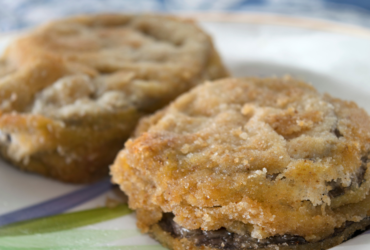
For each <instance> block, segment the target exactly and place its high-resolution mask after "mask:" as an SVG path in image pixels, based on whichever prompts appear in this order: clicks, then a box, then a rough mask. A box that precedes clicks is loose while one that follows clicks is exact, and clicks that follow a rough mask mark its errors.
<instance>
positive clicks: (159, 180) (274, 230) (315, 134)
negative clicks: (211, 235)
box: [111, 77, 370, 242]
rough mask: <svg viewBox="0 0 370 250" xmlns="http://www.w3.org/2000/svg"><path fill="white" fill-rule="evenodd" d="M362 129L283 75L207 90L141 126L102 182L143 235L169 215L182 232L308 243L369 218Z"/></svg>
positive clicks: (334, 104)
mask: <svg viewBox="0 0 370 250" xmlns="http://www.w3.org/2000/svg"><path fill="white" fill-rule="evenodd" d="M369 124H370V118H369V116H368V115H367V114H366V112H365V111H364V110H363V109H361V108H359V107H358V106H357V105H356V104H355V103H353V102H348V101H342V100H340V99H336V98H333V97H331V96H330V95H327V94H325V95H322V94H320V93H318V92H317V91H316V90H315V89H314V88H313V87H312V86H311V85H308V84H306V83H304V82H301V81H299V80H295V79H292V78H290V77H284V78H266V79H258V78H244V79H233V78H230V79H225V80H219V81H215V82H208V83H205V84H203V85H201V86H198V87H196V88H194V89H192V90H191V91H190V92H188V93H186V94H183V95H182V96H180V97H179V98H177V99H176V101H174V102H173V103H172V104H171V105H170V106H168V107H167V108H165V109H163V110H161V111H159V112H157V113H156V114H154V115H152V116H149V117H147V118H144V119H142V120H141V122H140V125H139V126H138V128H137V130H136V133H135V137H134V138H132V139H130V140H128V141H127V142H126V144H125V149H124V150H122V151H121V152H120V153H119V155H118V156H117V158H116V161H115V163H114V165H112V167H111V174H112V176H113V181H114V182H115V183H117V184H119V185H120V187H121V189H122V190H123V191H124V192H125V193H126V194H127V195H128V196H129V204H130V207H131V208H133V209H136V210H137V211H138V220H139V222H138V226H139V227H140V228H141V229H142V230H143V231H147V230H149V228H150V227H151V226H152V225H154V224H155V223H157V222H158V221H159V220H160V219H161V218H162V213H163V212H172V213H173V214H174V215H175V218H174V221H175V222H176V223H178V224H179V225H180V226H182V227H185V228H187V229H198V228H200V229H202V230H216V229H219V228H222V227H224V228H226V229H227V230H229V231H230V232H236V233H238V234H246V233H250V234H251V236H252V237H254V238H259V239H262V238H267V237H270V236H274V235H285V234H289V235H299V236H302V237H304V238H305V239H306V240H307V241H308V242H316V241H319V240H321V239H325V238H326V237H328V236H330V235H331V234H333V232H334V229H335V228H338V227H340V226H342V225H343V224H344V223H345V222H346V221H354V222H358V221H361V220H362V219H363V218H365V217H366V216H369V215H370V213H369V212H368V211H369V210H370V197H369V196H368V191H369V188H370V182H369V170H368V169H369V160H368V159H369V158H370V157H369V150H370V125H369ZM338 188H340V189H341V190H344V191H343V192H342V193H340V192H334V191H337V189H338ZM331 191H332V192H331Z"/></svg>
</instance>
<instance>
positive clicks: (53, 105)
mask: <svg viewBox="0 0 370 250" xmlns="http://www.w3.org/2000/svg"><path fill="white" fill-rule="evenodd" d="M225 76H227V71H226V69H225V68H224V67H223V65H222V63H221V61H220V58H219V56H218V54H217V52H216V51H215V49H214V46H213V43H212V40H211V38H210V37H209V36H208V35H207V34H206V33H205V32H203V31H202V30H201V29H200V28H199V27H197V25H196V24H194V23H193V22H192V21H189V20H183V19H179V18H174V17H169V16H159V15H158V16H155V15H120V14H115V15H113V14H111V15H89V16H88V15H87V16H79V17H72V18H67V19H62V20H58V21H54V22H51V23H49V24H47V25H44V26H42V27H40V28H37V29H36V30H34V31H32V32H30V33H28V34H26V35H24V36H23V37H21V38H19V39H17V40H16V41H14V42H13V43H12V44H11V45H10V46H9V47H8V48H7V50H6V52H5V54H4V56H3V57H2V59H1V60H0V98H1V102H0V112H1V116H0V132H1V134H2V137H3V140H0V148H1V152H2V155H3V156H4V157H5V158H6V159H8V160H9V161H11V162H13V163H14V165H16V166H18V167H20V168H22V169H25V170H29V171H34V172H38V173H41V174H43V175H47V176H51V177H53V178H57V179H60V180H63V181H69V182H89V181H92V180H95V179H97V178H100V177H102V176H104V175H106V174H107V173H108V171H109V170H108V165H109V164H110V163H111V162H112V161H113V160H114V155H115V154H116V153H117V152H118V151H119V149H121V148H122V145H123V143H124V142H125V140H126V139H127V138H128V137H129V136H130V134H131V133H132V131H133V130H134V128H135V125H136V124H137V121H138V119H139V118H140V117H141V116H143V115H145V114H149V113H152V112H154V111H155V110H157V109H159V108H161V107H163V106H164V105H166V104H167V103H168V102H170V101H171V100H173V99H174V98H176V97H177V96H178V95H180V94H181V93H183V92H185V91H187V90H188V89H190V88H191V87H193V86H195V85H196V84H198V83H200V82H202V81H203V80H205V79H217V78H220V77H225ZM40 135H42V137H39V136H40ZM31 142H32V143H31Z"/></svg>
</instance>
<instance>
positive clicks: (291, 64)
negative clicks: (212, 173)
mask: <svg viewBox="0 0 370 250" xmlns="http://www.w3.org/2000/svg"><path fill="white" fill-rule="evenodd" d="M281 18H283V19H276V18H270V19H261V18H260V17H258V16H256V15H250V16H248V15H247V16H245V18H244V19H243V20H244V21H243V22H224V21H225V18H222V20H223V21H222V22H215V21H207V22H202V23H201V25H202V26H203V27H204V28H205V29H206V30H207V31H208V32H209V33H210V34H211V35H212V36H213V38H214V40H215V43H216V46H217V48H218V50H219V51H220V53H221V55H222V57H223V59H224V62H225V63H226V65H227V66H228V68H229V69H230V71H231V72H232V74H234V75H235V76H256V75H257V76H272V75H276V76H282V75H285V74H290V75H292V76H295V77H298V78H300V79H303V80H305V81H307V82H310V83H312V84H313V85H314V86H315V87H317V88H318V89H319V90H320V91H321V92H327V93H330V94H331V95H333V96H336V97H340V98H342V99H346V100H352V101H356V102H357V103H358V104H359V106H361V107H363V108H364V109H365V110H367V112H369V113H370V46H369V44H370V31H366V30H360V32H359V29H357V28H353V29H352V30H351V27H348V26H346V27H344V26H343V27H341V26H340V25H336V24H333V23H325V22H316V23H315V22H312V21H310V20H299V19H291V18H287V17H281ZM226 20H227V19H226ZM258 20H259V21H258ZM261 20H262V21H261ZM266 20H267V21H266ZM279 20H280V21H279ZM281 20H285V21H284V22H281ZM307 24H315V25H307ZM318 24H321V25H323V26H321V25H318ZM325 25H326V26H325ZM328 27H329V28H328ZM9 41H11V38H9V36H2V38H1V39H0V47H2V48H3V47H4V46H5V45H6V44H7V43H8V42H9ZM80 188H81V186H74V185H68V184H62V183H59V182H55V181H52V180H49V179H45V178H43V177H39V176H36V175H33V174H28V173H24V172H21V171H18V170H16V169H14V168H11V167H9V166H8V165H7V164H6V163H3V162H0V215H2V214H5V213H9V212H11V211H14V210H17V209H21V208H24V207H27V206H30V205H33V204H37V203H39V202H42V201H47V200H48V199H51V198H54V197H56V196H60V195H62V194H66V193H69V192H71V191H74V190H77V189H80ZM112 196H113V193H112V192H108V193H104V194H102V195H100V196H98V197H97V198H95V199H93V200H90V201H89V202H87V203H84V204H81V205H80V206H77V207H74V208H73V209H72V210H83V209H86V208H94V207H97V206H103V205H104V204H105V201H106V198H107V197H112ZM135 228H136V227H135V218H134V215H133V214H131V215H128V216H125V217H122V218H119V219H114V220H110V221H106V222H104V223H99V224H95V225H90V226H88V227H84V228H81V229H79V231H78V232H80V233H81V232H85V231H84V230H86V229H94V230H103V231H104V230H105V229H114V230H121V231H122V232H125V233H126V236H125V239H120V238H119V237H117V236H116V237H113V236H112V237H111V236H109V235H108V236H109V237H108V236H107V237H105V238H104V237H97V238H99V239H95V237H93V236H91V237H87V239H86V238H83V237H82V236H81V237H82V238H81V237H77V236H76V235H79V234H76V232H75V231H73V233H72V234H73V235H75V237H74V238H73V237H72V236H71V235H68V232H59V233H51V234H45V235H36V236H24V237H17V238H14V239H12V238H11V237H8V238H7V239H6V240H4V239H1V238H0V249H3V248H2V247H5V246H7V247H8V248H7V249H11V247H13V248H14V247H18V248H19V247H20V249H22V247H23V249H28V248H29V247H30V246H29V244H30V242H32V244H33V245H32V246H33V247H35V249H53V248H54V247H58V248H57V249H59V250H60V249H84V248H85V247H89V249H112V247H108V246H122V248H119V249H161V247H159V246H158V244H157V243H156V242H155V241H153V240H152V239H150V238H149V237H148V236H146V235H140V234H138V233H137V231H135ZM103 231H102V232H103ZM127 232H128V234H127ZM108 234H109V233H108ZM81 235H83V234H82V233H81ZM56 239H59V240H56ZM61 239H64V240H61ZM66 242H69V243H68V244H67V243H66ZM71 244H72V245H71ZM124 246H127V247H124ZM134 246H136V247H134ZM37 247H38V248H37ZM81 247H82V248H81ZM114 249H118V248H114ZM333 249H337V250H339V249H340V250H350V249H351V250H353V249H356V250H365V249H370V235H368V234H366V233H365V234H362V235H360V236H358V237H356V238H354V239H352V240H350V241H347V242H346V243H344V244H342V245H340V246H338V247H335V248H333Z"/></svg>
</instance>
